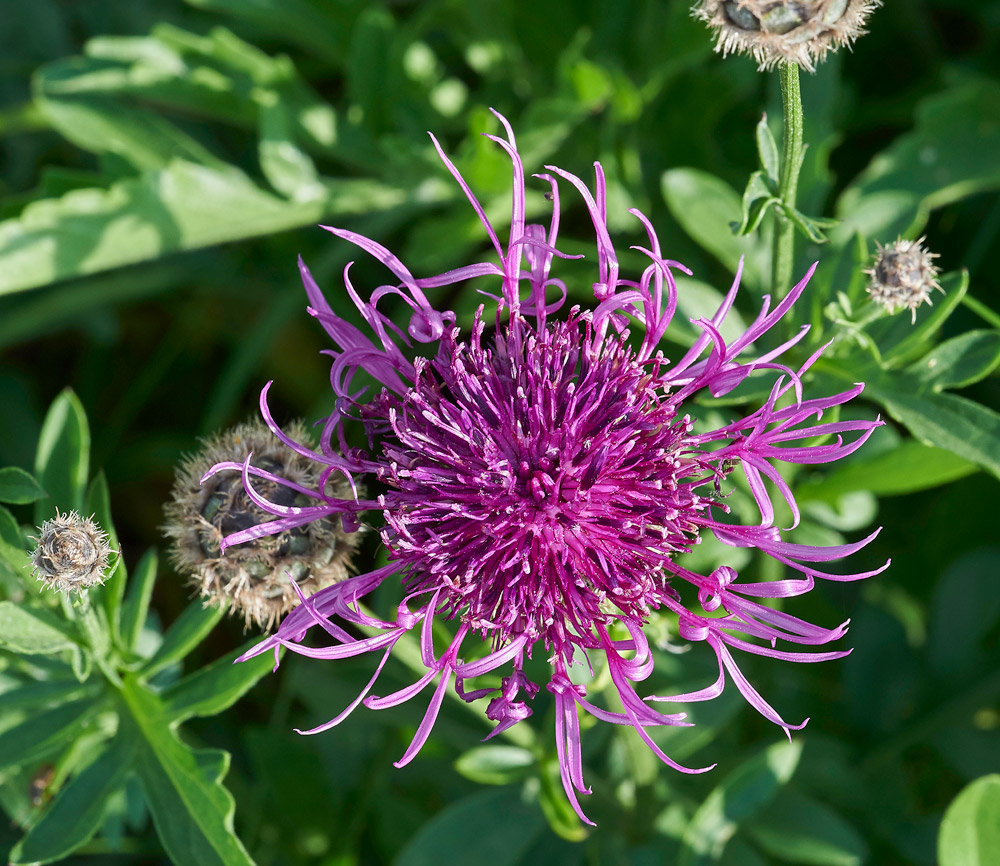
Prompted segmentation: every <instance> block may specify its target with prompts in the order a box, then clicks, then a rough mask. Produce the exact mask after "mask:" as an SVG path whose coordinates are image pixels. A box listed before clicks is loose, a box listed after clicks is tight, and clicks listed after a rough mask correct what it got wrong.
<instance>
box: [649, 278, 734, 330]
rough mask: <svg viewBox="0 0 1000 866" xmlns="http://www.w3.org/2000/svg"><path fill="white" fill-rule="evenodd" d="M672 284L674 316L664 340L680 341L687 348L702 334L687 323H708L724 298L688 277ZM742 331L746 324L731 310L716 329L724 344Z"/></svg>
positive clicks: (714, 289)
mask: <svg viewBox="0 0 1000 866" xmlns="http://www.w3.org/2000/svg"><path fill="white" fill-rule="evenodd" d="M676 282H677V313H676V314H675V315H674V319H673V321H672V322H671V323H670V327H669V328H668V329H667V338H668V339H671V340H675V339H678V338H680V339H682V340H683V341H685V342H687V344H688V345H690V343H693V342H694V341H695V339H696V338H697V337H699V336H700V335H701V334H702V333H703V331H702V330H701V328H696V327H695V326H694V325H692V324H691V322H690V321H689V320H690V319H711V318H712V316H714V315H715V314H716V312H717V311H718V309H719V307H721V306H722V301H723V299H724V297H725V296H724V295H723V293H722V292H720V291H719V290H718V289H717V288H715V286H710V285H709V284H708V283H703V282H701V281H700V280H695V279H692V278H691V277H685V276H678V277H677V278H676ZM746 330H747V323H746V320H745V319H744V318H743V316H741V315H740V313H739V310H737V309H735V308H733V309H731V310H730V311H729V313H728V314H727V315H726V318H725V320H724V321H723V322H722V324H721V325H720V326H719V333H721V334H722V337H723V339H724V340H725V341H726V342H727V343H731V342H733V341H734V340H736V339H737V338H738V337H740V336H742V335H743V334H744V333H746Z"/></svg>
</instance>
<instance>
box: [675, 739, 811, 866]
mask: <svg viewBox="0 0 1000 866" xmlns="http://www.w3.org/2000/svg"><path fill="white" fill-rule="evenodd" d="M801 753H802V746H801V744H799V743H777V744H776V745H773V746H770V747H769V748H767V749H765V750H764V752H763V753H761V754H759V755H757V756H755V757H753V758H751V759H750V760H749V761H747V762H746V763H744V764H742V765H741V766H740V767H738V768H737V769H736V770H734V771H733V772H732V773H730V774H729V775H728V776H727V777H726V778H725V779H724V780H723V781H722V784H720V785H719V786H718V787H717V788H715V790H713V791H712V792H711V793H710V794H709V795H708V796H707V797H706V798H705V800H704V801H703V802H702V804H701V806H699V807H698V810H697V811H696V812H695V813H694V815H693V816H692V818H691V821H690V822H689V823H688V826H687V828H686V829H685V831H684V836H683V837H682V839H681V853H680V857H679V858H678V864H679V866H695V864H707V863H714V862H717V861H718V860H719V859H720V858H721V857H722V854H723V852H724V850H725V848H726V844H727V843H728V842H729V840H730V839H731V838H732V837H733V835H734V834H735V833H736V831H737V829H738V828H739V826H740V824H741V823H742V822H743V821H745V820H747V819H748V818H751V817H753V816H754V815H756V814H757V813H758V812H760V811H761V810H762V809H763V808H764V807H765V806H766V805H767V804H768V803H769V802H770V801H771V800H773V799H774V797H775V796H776V795H777V793H778V791H780V790H781V788H782V787H783V786H784V785H786V784H787V783H788V780H789V779H791V777H792V774H793V773H794V772H795V768H796V767H797V766H798V763H799V757H800V755H801Z"/></svg>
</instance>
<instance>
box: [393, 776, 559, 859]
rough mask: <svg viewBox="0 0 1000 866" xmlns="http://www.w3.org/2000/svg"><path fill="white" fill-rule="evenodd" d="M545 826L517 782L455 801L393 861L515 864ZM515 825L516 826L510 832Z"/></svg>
mask: <svg viewBox="0 0 1000 866" xmlns="http://www.w3.org/2000/svg"><path fill="white" fill-rule="evenodd" d="M498 815H502V816H503V820H502V821H498V820H497V816H498ZM544 826H545V822H544V820H543V819H542V816H541V814H540V813H539V811H538V807H537V806H535V805H534V804H529V803H525V802H523V801H522V799H521V797H520V793H519V791H518V789H517V788H502V789H497V790H492V791H482V792H480V793H478V794H473V795H472V796H471V797H466V798H465V799H463V800H459V801H458V802H457V803H452V804H451V805H450V806H448V807H447V808H445V809H443V810H441V811H440V812H439V813H438V814H437V815H435V816H434V817H433V818H431V820H430V821H428V822H427V823H426V824H424V826H423V827H421V828H420V830H418V831H417V833H416V835H415V836H414V837H413V838H412V839H411V840H410V841H409V843H408V844H407V845H406V847H405V848H403V850H402V851H400V853H399V855H398V857H397V859H396V860H395V866H439V864H442V863H447V864H449V866H480V864H482V863H489V864H490V866H515V864H517V863H519V862H520V861H521V858H522V857H523V856H524V854H525V852H527V851H528V850H529V849H530V848H531V845H532V843H533V842H534V841H535V839H536V838H537V837H538V836H539V834H540V833H541V832H542V830H543V829H544ZM511 827H516V828H517V832H516V833H511V830H510V828H511Z"/></svg>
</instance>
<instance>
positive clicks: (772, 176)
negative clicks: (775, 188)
mask: <svg viewBox="0 0 1000 866" xmlns="http://www.w3.org/2000/svg"><path fill="white" fill-rule="evenodd" d="M755 137H756V139H757V156H758V157H759V158H760V165H761V168H763V169H764V171H765V172H766V173H767V176H768V179H769V180H770V181H771V183H772V184H774V185H777V183H778V180H779V178H780V175H781V160H780V158H779V157H778V144H777V142H776V141H775V140H774V136H773V135H772V134H771V128H770V127H769V126H768V125H767V115H766V114H765V115H763V116H762V117H761V119H760V121H759V122H758V123H757V129H756V131H755Z"/></svg>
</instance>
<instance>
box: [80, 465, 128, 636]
mask: <svg viewBox="0 0 1000 866" xmlns="http://www.w3.org/2000/svg"><path fill="white" fill-rule="evenodd" d="M85 510H86V513H87V514H93V515H94V518H95V519H96V520H97V522H98V524H99V525H100V527H101V529H103V530H104V531H105V532H106V533H107V534H108V542H109V543H110V545H111V550H112V554H111V555H112V560H111V561H112V566H111V570H110V573H109V574H108V575H107V576H106V577H105V579H104V584H103V585H102V586H100V587H97V588H95V590H94V591H93V592H92V593H91V600H90V601H91V604H94V605H100V606H101V607H102V608H103V609H104V613H105V615H106V616H107V621H108V622H109V623H110V624H111V630H112V633H113V635H115V636H117V634H118V631H119V621H118V619H119V614H120V611H121V604H122V596H123V595H124V593H125V560H124V559H123V558H122V556H121V548H120V545H119V543H118V535H117V533H116V532H115V527H114V524H113V523H112V522H111V494H110V493H109V491H108V480H107V478H106V477H105V476H104V473H103V472H99V473H98V474H97V477H96V478H95V479H94V480H93V481H91V482H90V487H89V488H88V489H87V505H86V509H85Z"/></svg>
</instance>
